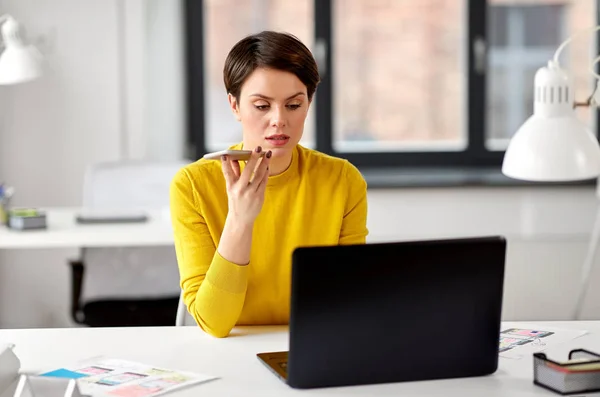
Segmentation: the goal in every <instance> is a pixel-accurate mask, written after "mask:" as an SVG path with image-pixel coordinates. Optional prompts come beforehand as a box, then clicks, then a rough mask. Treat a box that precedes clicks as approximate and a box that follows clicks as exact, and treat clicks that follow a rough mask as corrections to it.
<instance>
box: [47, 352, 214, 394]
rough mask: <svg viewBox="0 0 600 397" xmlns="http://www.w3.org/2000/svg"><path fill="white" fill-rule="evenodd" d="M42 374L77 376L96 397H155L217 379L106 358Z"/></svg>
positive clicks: (81, 385) (79, 381) (78, 381)
mask: <svg viewBox="0 0 600 397" xmlns="http://www.w3.org/2000/svg"><path fill="white" fill-rule="evenodd" d="M42 376H53V377H60V378H69V379H76V380H77V385H78V386H79V389H80V390H81V393H82V394H84V395H87V396H93V397H101V396H102V397H153V396H159V395H162V394H165V393H168V392H171V391H175V390H178V389H182V388H184V387H189V386H192V385H197V384H200V383H203V382H207V381H210V380H213V379H216V377H214V376H210V375H202V374H194V373H189V372H182V371H176V370H170V369H165V368H159V367H154V366H149V365H145V364H141V363H137V362H132V361H126V360H119V359H112V358H103V357H97V358H93V359H89V360H86V361H82V362H79V363H77V364H75V365H72V366H68V367H64V368H59V369H56V370H53V371H50V372H46V373H44V374H42Z"/></svg>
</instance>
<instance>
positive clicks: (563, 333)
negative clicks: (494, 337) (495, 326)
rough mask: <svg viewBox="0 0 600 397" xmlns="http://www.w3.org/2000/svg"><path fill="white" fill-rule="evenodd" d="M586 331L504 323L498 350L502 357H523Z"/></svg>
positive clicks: (577, 336) (583, 333)
mask: <svg viewBox="0 0 600 397" xmlns="http://www.w3.org/2000/svg"><path fill="white" fill-rule="evenodd" d="M586 333H587V331H584V330H572V329H561V328H552V327H542V326H536V325H535V324H532V325H531V326H525V327H524V326H523V324H519V325H518V326H515V327H512V326H510V324H503V327H502V331H501V332H500V345H499V349H498V351H499V353H500V356H501V357H507V358H521V357H523V356H524V355H529V354H533V353H535V352H539V351H542V350H544V349H546V348H547V347H548V346H552V345H556V344H559V343H563V342H567V341H569V340H572V339H575V338H579V337H580V336H583V335H585V334H586Z"/></svg>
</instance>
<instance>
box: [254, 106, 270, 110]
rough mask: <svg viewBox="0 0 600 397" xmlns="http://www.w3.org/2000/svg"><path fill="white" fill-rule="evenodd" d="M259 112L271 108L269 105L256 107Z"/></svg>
mask: <svg viewBox="0 0 600 397" xmlns="http://www.w3.org/2000/svg"><path fill="white" fill-rule="evenodd" d="M254 107H255V108H257V109H258V110H265V109H267V108H268V107H269V105H254Z"/></svg>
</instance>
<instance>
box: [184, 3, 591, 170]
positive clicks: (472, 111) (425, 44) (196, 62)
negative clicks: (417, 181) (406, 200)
mask: <svg viewBox="0 0 600 397" xmlns="http://www.w3.org/2000/svg"><path fill="white" fill-rule="evenodd" d="M598 1H600V0H596V1H594V0H488V1H486V0H419V1H399V0H298V1H287V0H203V1H198V0H186V8H187V14H186V15H187V33H188V35H187V41H188V43H187V46H188V79H189V92H188V94H189V112H188V113H189V114H190V124H189V125H190V141H191V142H192V143H193V144H194V145H195V153H194V156H193V157H195V158H197V157H199V156H201V155H203V154H204V153H205V152H206V151H210V150H218V149H222V148H223V147H224V146H226V145H228V144H230V143H233V142H237V141H239V140H240V139H241V131H240V130H239V125H238V124H237V122H236V121H235V120H234V119H233V117H232V116H231V112H230V110H229V107H228V104H227V98H226V95H225V90H224V87H223V82H222V68H223V63H224V60H225V56H226V54H227V52H228V51H229V49H230V48H231V46H232V45H233V44H234V43H235V42H236V41H237V40H239V39H240V38H241V37H243V36H244V35H246V34H249V33H253V32H258V31H260V30H263V29H275V30H284V31H289V32H291V33H293V34H295V35H296V36H298V37H299V38H300V39H301V40H302V41H303V42H305V43H306V44H307V45H308V46H309V47H310V48H311V50H312V51H313V53H314V54H315V57H316V58H317V62H318V63H319V68H320V71H321V73H322V82H321V85H320V86H319V88H318V90H317V94H316V97H315V102H314V103H313V106H312V109H311V113H310V115H309V119H308V121H307V126H306V130H305V131H306V133H305V139H304V140H303V142H302V143H303V144H305V145H307V146H312V147H315V148H316V149H318V150H320V151H323V152H326V153H330V154H333V155H336V156H339V157H344V158H347V159H349V160H350V161H352V162H353V163H354V164H356V165H357V166H358V167H359V168H373V169H375V168H377V169H379V168H380V167H388V168H390V169H396V168H398V167H404V168H406V167H410V168H412V167H419V168H429V167H432V168H440V167H444V168H447V167H462V168H465V167H471V168H475V169H477V168H492V169H496V170H498V171H499V169H500V164H501V162H502V158H503V151H504V150H505V149H506V145H507V142H508V140H509V139H510V137H511V136H512V134H514V133H515V132H516V130H517V129H518V128H519V126H520V125H521V124H522V123H523V122H524V121H525V120H526V119H527V118H528V117H529V116H530V115H531V114H532V112H533V100H532V93H533V78H534V75H535V72H536V71H537V69H538V68H540V67H542V66H545V65H546V64H547V62H548V60H550V59H551V58H552V57H553V55H554V52H555V50H556V48H557V47H558V45H560V43H561V42H562V41H564V40H565V39H566V38H567V37H568V36H569V35H571V34H573V33H574V32H575V31H577V30H579V29H582V28H585V27H588V26H593V25H594V24H596V23H597V19H596V15H597V14H596V9H597V3H598ZM225 26H226V28H224V27H225ZM590 36H591V35H590ZM593 43H594V40H587V39H584V38H581V39H578V41H575V42H573V43H572V44H571V45H570V46H569V47H567V49H566V50H565V51H564V52H563V54H562V57H561V65H563V66H564V67H565V68H568V69H569V70H570V71H571V72H573V73H572V74H573V76H574V78H575V87H576V92H575V94H576V99H577V100H578V101H582V100H585V99H587V97H588V96H589V95H590V94H591V92H592V89H593V84H594V81H593V79H592V77H591V76H590V75H589V73H587V69H588V67H589V65H590V63H591V61H592V59H593V56H592V55H593V54H595V53H596V52H594V51H591V48H596V47H595V46H594V47H591V46H592V45H593ZM577 112H578V116H579V117H581V118H585V119H586V120H589V121H590V123H591V124H592V125H593V124H594V122H595V119H596V112H595V111H591V110H590V109H579V108H578V110H577ZM594 128H595V127H594Z"/></svg>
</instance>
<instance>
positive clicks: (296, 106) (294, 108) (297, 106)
mask: <svg viewBox="0 0 600 397" xmlns="http://www.w3.org/2000/svg"><path fill="white" fill-rule="evenodd" d="M300 106H301V105H298V104H295V105H288V107H289V108H290V109H292V110H296V109H298V108H299V107H300Z"/></svg>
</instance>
